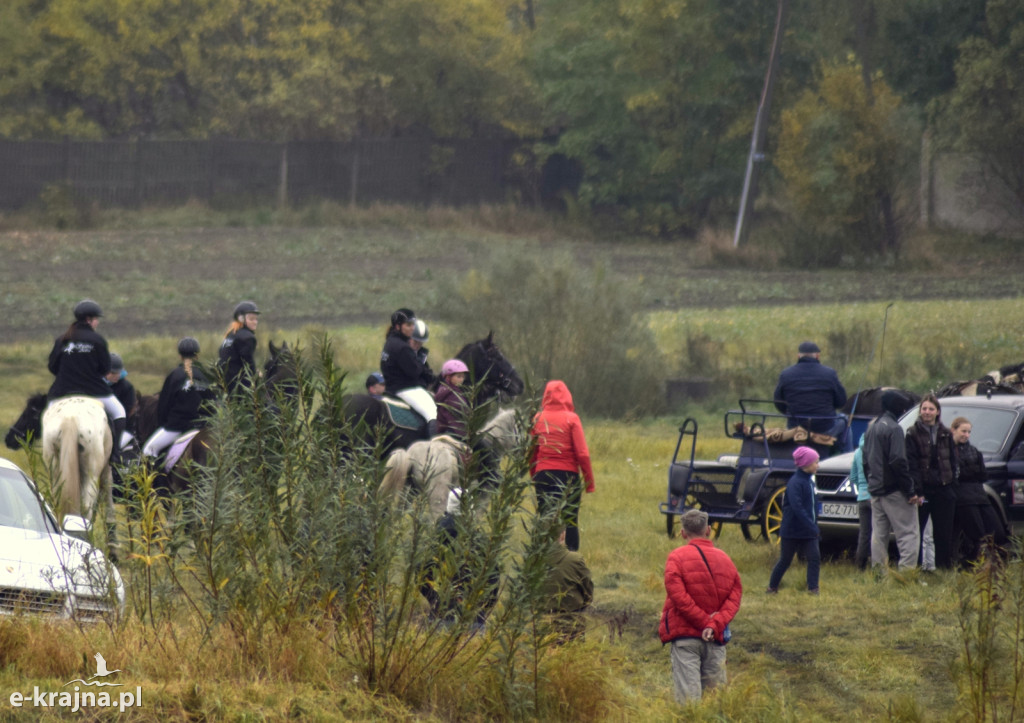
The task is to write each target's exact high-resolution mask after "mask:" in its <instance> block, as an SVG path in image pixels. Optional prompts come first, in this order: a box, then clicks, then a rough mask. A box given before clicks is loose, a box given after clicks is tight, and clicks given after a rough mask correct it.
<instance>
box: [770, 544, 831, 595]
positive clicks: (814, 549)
mask: <svg viewBox="0 0 1024 723" xmlns="http://www.w3.org/2000/svg"><path fill="white" fill-rule="evenodd" d="M798 550H803V553H804V557H805V558H807V589H808V590H817V589H818V574H819V573H820V571H821V551H820V550H819V549H818V539H817V538H814V539H812V540H794V539H793V538H792V537H783V538H782V544H781V545H780V546H779V561H778V562H777V563H775V567H774V568H773V569H772V576H771V579H769V581H768V587H769V588H771V589H772V590H775V589H778V587H779V583H780V582H782V576H783V575H785V574H786V570H788V569H789V565H790V563H791V562H793V556H794V555H796V553H797V551H798Z"/></svg>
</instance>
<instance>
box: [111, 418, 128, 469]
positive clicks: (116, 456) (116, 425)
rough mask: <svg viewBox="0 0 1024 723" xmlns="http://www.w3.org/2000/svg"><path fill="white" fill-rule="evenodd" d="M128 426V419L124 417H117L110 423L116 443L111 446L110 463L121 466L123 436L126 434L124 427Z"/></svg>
mask: <svg viewBox="0 0 1024 723" xmlns="http://www.w3.org/2000/svg"><path fill="white" fill-rule="evenodd" d="M126 426H128V420H127V419H125V418H124V417H121V418H120V419H115V420H113V421H112V422H111V423H110V431H111V432H113V434H114V443H113V444H112V445H111V446H110V464H112V465H115V466H120V465H121V463H122V459H121V437H123V436H124V428H125V427H126Z"/></svg>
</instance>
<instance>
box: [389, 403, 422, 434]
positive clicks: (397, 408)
mask: <svg viewBox="0 0 1024 723" xmlns="http://www.w3.org/2000/svg"><path fill="white" fill-rule="evenodd" d="M381 401H382V402H384V406H385V408H386V409H387V410H388V417H389V418H390V419H391V423H392V424H393V425H395V426H396V427H401V428H402V429H408V430H410V431H413V432H418V431H419V430H420V429H422V428H423V425H424V424H426V422H427V420H425V419H424V418H423V417H421V416H420V415H419V414H418V413H417V412H416V411H415V410H414V409H413V408H412V407H410V406H409V405H408V404H406V403H405V402H403V401H402V400H401V399H399V398H398V397H392V396H389V395H386V394H385V395H384V397H383V398H382V399H381Z"/></svg>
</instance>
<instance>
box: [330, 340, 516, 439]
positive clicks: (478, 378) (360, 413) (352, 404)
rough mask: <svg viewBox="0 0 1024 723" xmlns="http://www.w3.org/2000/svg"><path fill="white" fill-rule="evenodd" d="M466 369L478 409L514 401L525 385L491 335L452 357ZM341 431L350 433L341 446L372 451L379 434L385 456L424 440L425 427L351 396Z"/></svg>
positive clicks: (374, 401)
mask: <svg viewBox="0 0 1024 723" xmlns="http://www.w3.org/2000/svg"><path fill="white" fill-rule="evenodd" d="M455 356H456V358H458V359H461V360H462V361H464V362H465V363H466V366H467V367H469V381H470V382H471V383H472V385H473V388H474V389H475V390H476V396H475V398H474V399H472V400H471V404H473V405H474V406H479V405H481V404H483V403H485V402H487V401H489V400H491V399H494V398H495V397H499V396H502V395H504V396H506V397H509V398H511V397H515V396H518V395H519V394H522V392H523V389H524V388H525V385H524V384H523V380H522V379H520V377H519V374H517V373H516V369H515V367H514V366H513V365H512V363H511V362H509V361H508V359H506V358H505V357H504V355H502V353H501V350H500V349H499V348H498V345H497V344H495V343H494V332H490V333H489V334H488V335H487V336H486V337H485V338H483V339H479V340H477V341H474V342H470V343H469V344H466V345H465V346H464V347H462V349H461V350H460V351H459V353H458V354H456V355H455ZM341 417H342V418H341V420H340V423H341V427H342V428H343V429H345V430H348V429H351V437H352V439H343V440H342V444H343V446H345V447H347V448H350V447H351V446H353V445H354V446H357V447H359V446H361V447H363V448H372V447H373V446H374V445H375V442H376V441H377V435H378V433H380V434H381V435H382V437H381V440H380V441H381V444H382V447H383V451H384V452H385V454H386V453H387V452H389V451H391V450H393V449H399V448H405V447H408V446H409V445H410V444H412V443H413V442H415V441H417V440H420V439H425V438H426V436H427V435H426V424H425V422H424V421H423V420H422V419H419V418H418V417H417V419H416V421H415V422H412V423H408V424H406V423H404V422H401V423H399V424H396V420H395V419H393V417H392V413H391V410H390V409H389V406H388V404H387V402H385V401H383V400H380V399H376V398H374V397H371V396H370V395H369V394H352V395H348V396H346V397H345V398H344V399H343V400H342V410H341ZM343 436H344V433H343Z"/></svg>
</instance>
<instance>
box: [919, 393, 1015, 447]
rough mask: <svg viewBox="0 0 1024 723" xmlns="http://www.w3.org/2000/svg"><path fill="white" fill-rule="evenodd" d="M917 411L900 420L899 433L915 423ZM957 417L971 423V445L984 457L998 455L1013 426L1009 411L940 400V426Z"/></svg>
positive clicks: (1013, 416)
mask: <svg viewBox="0 0 1024 723" xmlns="http://www.w3.org/2000/svg"><path fill="white" fill-rule="evenodd" d="M917 411H918V408H917V407H915V408H914V409H913V410H911V411H910V412H908V413H907V415H906V416H905V417H903V419H901V420H900V426H901V427H903V429H910V427H911V425H913V424H914V422H916V421H917ZM957 417H966V418H967V419H968V420H970V422H971V444H973V445H974V446H975V447H977V448H978V451H979V452H981V453H982V454H984V455H986V456H994V455H997V454H999V452H1000V451H1001V450H1002V449H1003V445H1004V444H1005V442H1006V438H1007V437H1008V436H1009V435H1010V432H1012V431H1013V422H1014V420H1015V419H1016V418H1017V413H1016V412H1014V411H1013V410H1011V409H993V408H991V407H975V406H970V405H967V404H958V403H957V402H956V401H954V400H951V399H943V400H942V417H941V419H942V423H943V424H945V425H946V426H947V427H948V426H949V425H950V423H951V422H952V421H953V420H954V419H956V418H957Z"/></svg>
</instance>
